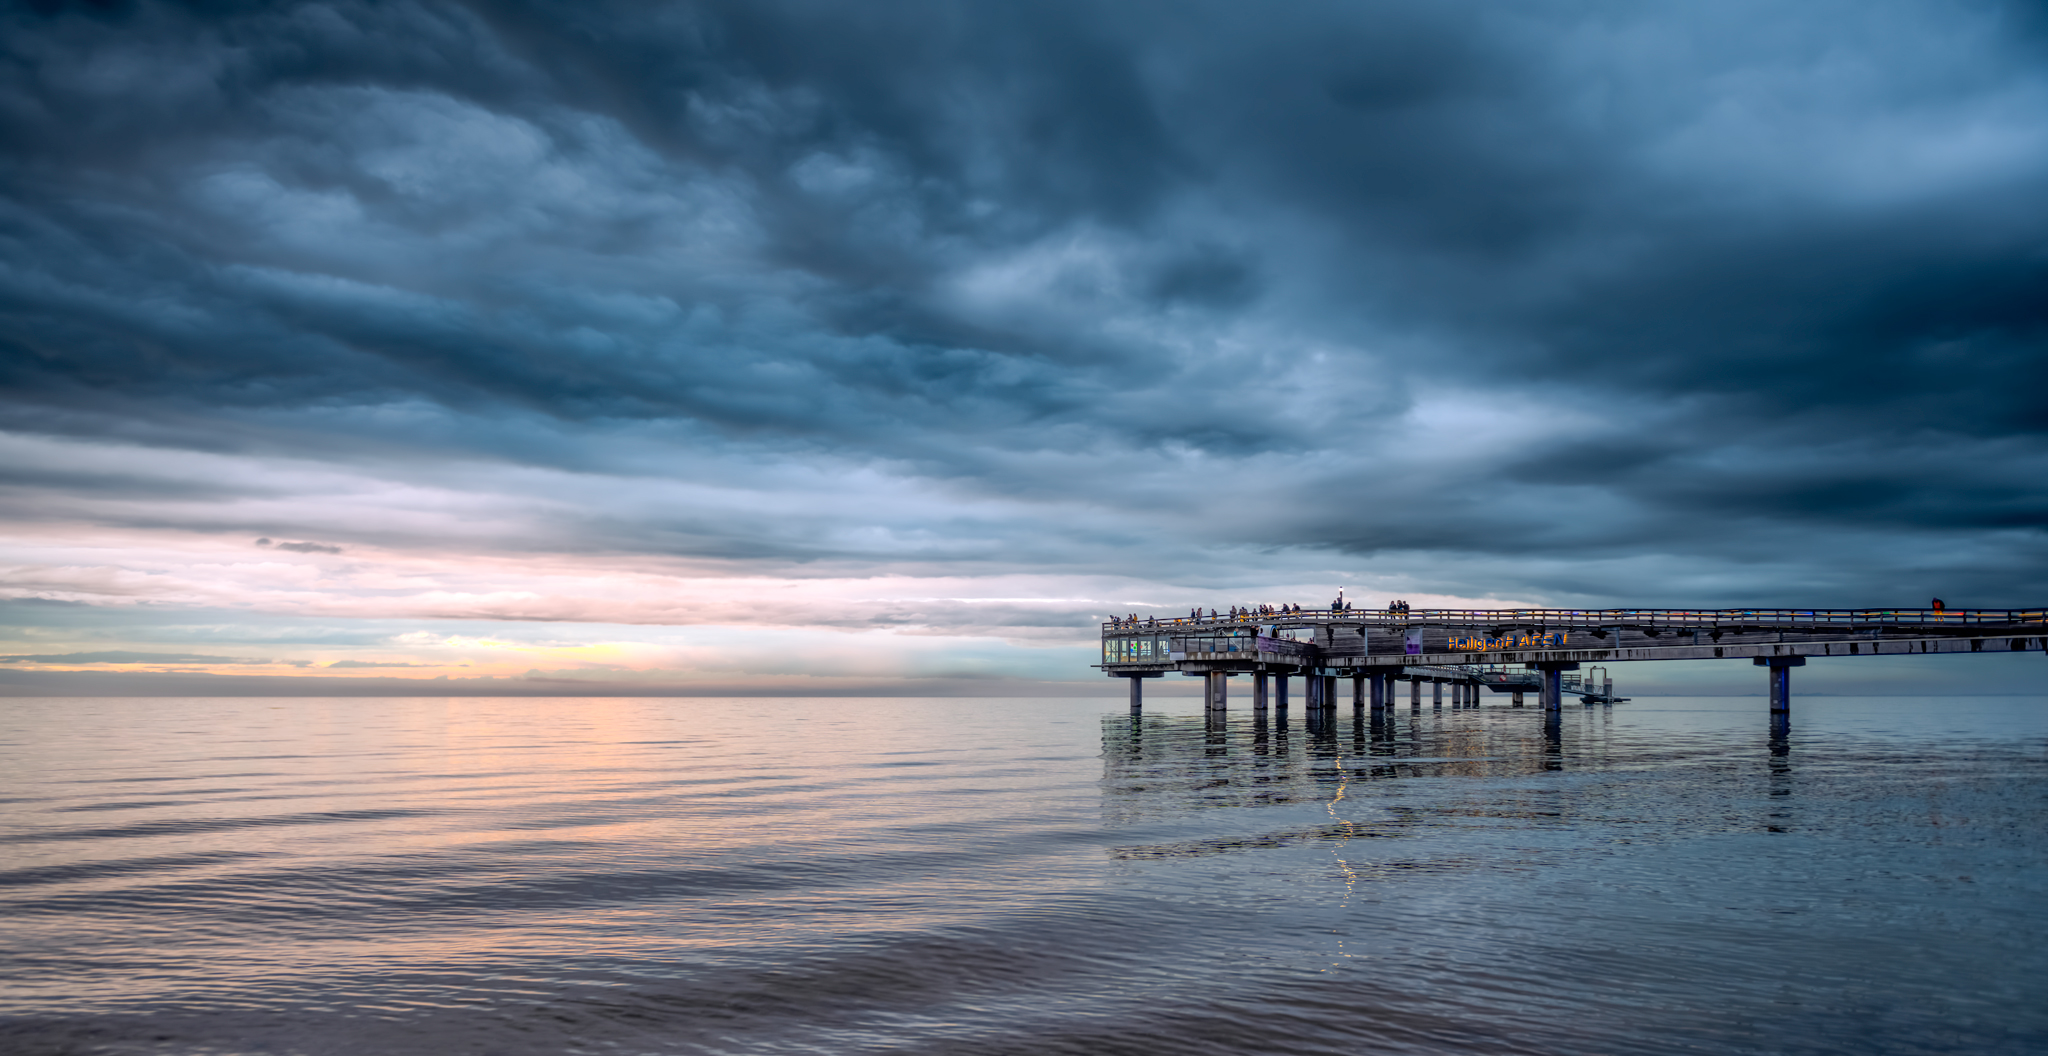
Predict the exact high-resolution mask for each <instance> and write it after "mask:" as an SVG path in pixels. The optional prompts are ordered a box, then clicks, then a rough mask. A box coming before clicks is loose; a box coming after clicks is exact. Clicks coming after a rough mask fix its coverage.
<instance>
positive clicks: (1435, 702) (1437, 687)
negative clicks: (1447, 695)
mask: <svg viewBox="0 0 2048 1056" xmlns="http://www.w3.org/2000/svg"><path fill="white" fill-rule="evenodd" d="M1429 697H1430V701H1429V706H1430V707H1431V708H1432V709H1434V710H1436V711H1442V710H1444V684H1443V683H1442V682H1440V681H1438V680H1436V679H1434V678H1432V679H1430V680H1429Z"/></svg>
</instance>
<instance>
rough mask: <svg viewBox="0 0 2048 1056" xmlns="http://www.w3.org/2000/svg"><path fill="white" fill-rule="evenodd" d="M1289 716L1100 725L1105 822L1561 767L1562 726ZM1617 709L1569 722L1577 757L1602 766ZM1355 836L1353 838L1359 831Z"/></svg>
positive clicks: (1470, 714)
mask: <svg viewBox="0 0 2048 1056" xmlns="http://www.w3.org/2000/svg"><path fill="white" fill-rule="evenodd" d="M1313 717H1314V713H1313V712H1312V713H1311V714H1310V716H1305V717H1304V718H1302V719H1294V720H1290V717H1289V716H1288V714H1287V712H1285V711H1279V712H1276V713H1273V714H1272V715H1270V716H1269V715H1260V714H1255V715H1253V716H1249V717H1246V716H1240V717H1238V718H1237V719H1235V720H1232V719H1231V718H1230V717H1229V716H1228V715H1226V714H1223V713H1218V712H1214V711H1209V712H1205V713H1204V714H1202V715H1185V716H1183V715H1146V714H1142V713H1141V714H1134V715H1130V716H1128V717H1124V716H1117V717H1113V718H1111V717H1105V718H1104V719H1103V722H1102V759H1103V798H1104V805H1105V809H1106V810H1107V811H1108V815H1109V817H1108V820H1111V821H1112V822H1118V821H1134V820H1138V819H1139V818H1142V817H1145V816H1148V815H1153V814H1163V813H1176V812H1180V811H1185V810H1187V809H1190V808H1191V807H1193V808H1201V807H1257V806H1264V805H1278V804H1287V803H1307V802H1317V803H1320V802H1328V801H1329V800H1330V799H1331V797H1332V795H1333V792H1334V790H1335V789H1336V788H1337V787H1338V786H1339V785H1340V784H1349V785H1351V793H1350V794H1351V795H1352V796H1353V797H1354V798H1356V797H1357V796H1358V794H1359V793H1360V792H1361V791H1363V790H1361V789H1359V788H1357V783H1360V782H1366V783H1370V782H1378V781H1400V780H1407V779H1415V778H1442V777H1458V778H1482V779H1483V778H1493V779H1499V778H1515V777H1523V776H1527V775H1530V774H1537V773H1542V772H1545V771H1554V770H1559V769H1562V768H1563V766H1564V752H1563V744H1562V739H1561V736H1560V734H1561V728H1560V725H1559V724H1557V723H1549V722H1539V721H1534V720H1535V716H1534V715H1530V716H1529V718H1530V720H1531V721H1525V722H1503V721H1499V720H1498V718H1496V717H1494V716H1490V715H1488V714H1486V713H1484V712H1480V711H1471V710H1454V711H1426V712H1419V713H1409V714H1396V713H1392V712H1375V713H1362V712H1361V713H1358V714H1357V715H1356V716H1355V717H1354V718H1351V719H1346V720H1340V718H1339V717H1338V716H1337V715H1335V714H1333V713H1330V712H1323V713H1322V714H1321V716H1320V719H1319V721H1308V720H1309V719H1311V718H1313ZM1612 724H1613V715H1612V712H1610V711H1608V710H1606V709H1595V710H1589V711H1586V712H1584V713H1582V714H1581V715H1580V716H1579V721H1577V722H1574V723H1573V724H1572V725H1573V727H1574V730H1573V752H1574V753H1575V754H1576V755H1579V756H1583V757H1587V758H1589V759H1597V758H1599V757H1601V756H1603V755H1604V754H1605V752H1604V740H1605V737H1606V733H1607V731H1609V730H1611V728H1612ZM1354 835H1355V834H1354Z"/></svg>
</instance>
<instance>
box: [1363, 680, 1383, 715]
mask: <svg viewBox="0 0 2048 1056" xmlns="http://www.w3.org/2000/svg"><path fill="white" fill-rule="evenodd" d="M1366 681H1367V682H1368V683H1370V684H1369V685H1368V686H1367V687H1366V692H1367V693H1369V694H1370V695H1371V697H1372V710H1373V713H1374V714H1378V713H1379V712H1382V711H1385V710H1387V673H1386V672H1385V671H1374V672H1373V673H1372V674H1371V675H1368V676H1366Z"/></svg>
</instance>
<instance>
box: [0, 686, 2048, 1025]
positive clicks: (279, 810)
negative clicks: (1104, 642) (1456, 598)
mask: <svg viewBox="0 0 2048 1056" xmlns="http://www.w3.org/2000/svg"><path fill="white" fill-rule="evenodd" d="M1796 707H1797V708H1798V709H1799V710H1798V713H1797V715H1796V718H1797V720H1798V724H1797V726H1796V727H1795V728H1794V730H1793V732H1792V734H1791V736H1790V737H1789V738H1787V739H1786V740H1784V741H1782V742H1779V743H1775V744H1774V743H1773V742H1772V740H1771V738H1770V737H1769V735H1768V729H1767V724H1766V722H1765V721H1764V714H1763V709H1764V703H1763V701H1762V700H1760V699H1672V698H1665V699H1655V700H1643V701H1637V702H1634V703H1629V704H1623V705H1620V706H1617V707H1614V708H1607V709H1580V708H1577V707H1574V708H1572V709H1571V710H1570V711H1568V712H1567V713H1566V716H1565V719H1564V722H1563V724H1562V728H1561V730H1560V731H1559V735H1558V737H1557V738H1556V739H1555V740H1552V739H1550V738H1547V737H1546V736H1545V733H1544V730H1543V726H1542V723H1541V714H1540V712H1537V711H1535V710H1532V709H1519V710H1518V709H1510V708H1506V707H1501V706H1498V705H1494V704H1493V703H1492V702H1491V701H1489V706H1488V707H1486V708H1483V709H1481V710H1476V711H1465V710H1447V711H1435V710H1431V709H1429V708H1427V707H1426V706H1425V708H1424V710H1422V711H1420V712H1410V711H1408V710H1407V708H1406V706H1405V704H1404V705H1403V706H1402V707H1401V708H1400V710H1398V711H1396V712H1395V713H1394V717H1393V721H1392V722H1390V723H1383V724H1379V725H1375V724H1373V723H1372V722H1370V721H1369V720H1368V719H1366V718H1364V717H1357V718H1355V717H1354V715H1353V713H1352V712H1351V710H1350V709H1349V708H1348V707H1346V708H1343V709H1341V710H1340V711H1339V712H1338V713H1337V719H1336V721H1335V723H1334V725H1332V726H1331V727H1329V728H1327V729H1325V728H1321V727H1318V728H1314V729H1311V728H1309V727H1308V726H1306V725H1304V723H1303V721H1302V720H1303V716H1302V715H1301V714H1300V712H1299V711H1297V712H1296V713H1295V714H1294V715H1293V716H1291V717H1290V718H1289V719H1288V720H1287V721H1284V722H1282V721H1274V722H1255V721H1254V720H1253V716H1252V715H1251V713H1250V712H1249V711H1248V710H1245V709H1239V710H1236V711H1233V712H1232V713H1231V714H1230V716H1229V719H1228V721H1227V722H1226V723H1223V724H1220V725H1219V724H1213V723H1208V722H1205V719H1204V717H1203V716H1202V715H1201V714H1200V711H1199V704H1197V703H1195V702H1193V701H1169V702H1165V703H1163V704H1161V705H1159V706H1155V707H1153V708H1151V709H1150V710H1148V713H1147V714H1146V715H1145V717H1143V718H1142V719H1139V720H1135V721H1134V720H1133V719H1132V718H1131V717H1130V716H1129V715H1128V714H1127V713H1126V712H1125V711H1124V708H1123V706H1122V704H1121V702H1105V701H1072V700H846V699H835V700H815V699H814V700H739V701H724V700H701V699H695V700H677V699H659V700H619V699H412V700H374V699H279V700H266V699H192V700H162V699H107V700H19V699H17V700H8V701H0V800H4V804H5V805H4V808H0V809H4V811H5V815H4V817H5V822H4V828H0V835H4V858H0V914H4V917H0V920H4V922H5V924H4V930H0V973H4V975H0V980H4V982H0V1052H5V1053H8V1054H10V1056H12V1054H21V1056H40V1054H56V1053H223V1054H224V1053H308V1054H315V1053H319V1054H325V1053H336V1054H339V1053H351V1054H353V1053H394V1054H408V1053H436V1054H438V1053H477V1054H483V1053H498V1054H505V1056H517V1054H526V1053H593V1054H596V1053H606V1054H609V1053H621V1054H626V1053H785V1052H786V1053H834V1054H839V1053H868V1052H877V1053H879V1052H889V1053H994V1054H1003V1053H1020V1054H1021V1053H1111V1054H1113V1053H1148V1054H1150V1053H1195V1054H1200V1053H1250V1052H1257V1053H1363V1052H1414V1053H1465V1052H1472V1053H1524V1052H1526V1053H1672V1052H1685V1053H1691V1052H1698V1053H1807V1052H1812V1053H1821V1052H1829V1053H1833V1052H1844V1051H1847V1052H1870V1053H1922V1052H1945V1053H1946V1052H1958V1053H2041V1052H2044V1051H2048V897H2044V896H2048V874H2044V870H2043V866H2044V864H2048V700H2044V699H2040V698H2028V699H2011V698H1983V697H1978V698H1954V699H1908V698H1872V699H1852V698H1822V697H1809V698H1802V699H1800V700H1799V701H1798V702H1797V704H1796Z"/></svg>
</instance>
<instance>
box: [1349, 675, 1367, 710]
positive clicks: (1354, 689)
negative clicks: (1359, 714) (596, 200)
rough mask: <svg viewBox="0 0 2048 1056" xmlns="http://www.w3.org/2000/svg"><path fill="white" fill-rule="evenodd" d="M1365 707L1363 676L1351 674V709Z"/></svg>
mask: <svg viewBox="0 0 2048 1056" xmlns="http://www.w3.org/2000/svg"><path fill="white" fill-rule="evenodd" d="M1362 707H1365V676H1364V675H1352V676H1351V710H1353V711H1357V710H1358V709H1359V708H1362Z"/></svg>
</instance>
